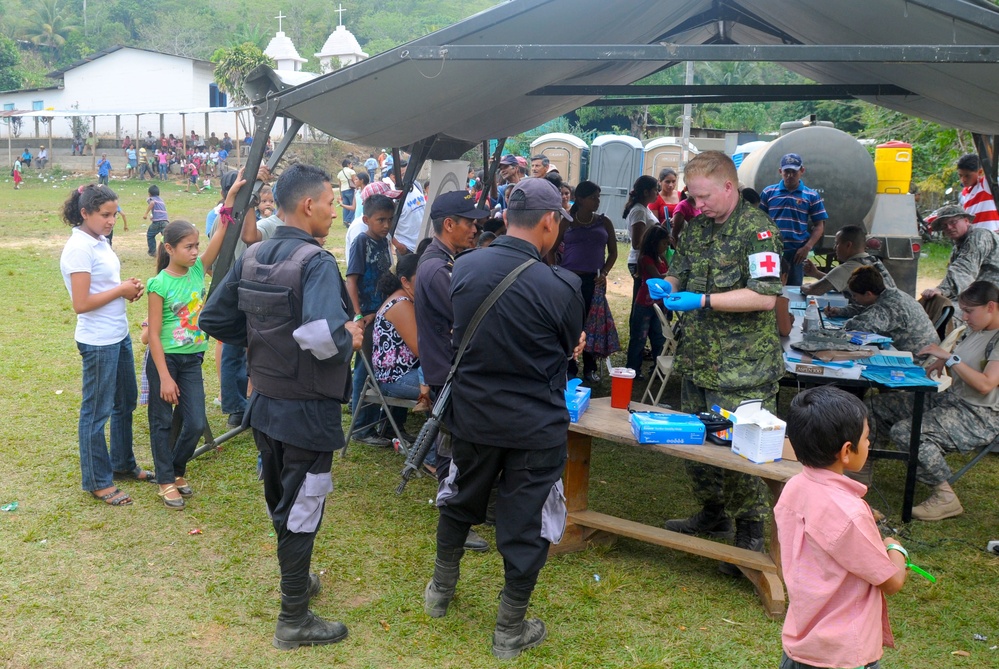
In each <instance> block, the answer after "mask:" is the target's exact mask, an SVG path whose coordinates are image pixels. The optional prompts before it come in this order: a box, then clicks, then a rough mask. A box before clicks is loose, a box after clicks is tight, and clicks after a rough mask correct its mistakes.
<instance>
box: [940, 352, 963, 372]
mask: <svg viewBox="0 0 999 669" xmlns="http://www.w3.org/2000/svg"><path fill="white" fill-rule="evenodd" d="M959 362H961V357H960V356H957V355H952V356H950V357H949V358H947V362H945V363H944V365H946V366H947V369H950V368H951V367H953V366H954V365H956V364H957V363H959Z"/></svg>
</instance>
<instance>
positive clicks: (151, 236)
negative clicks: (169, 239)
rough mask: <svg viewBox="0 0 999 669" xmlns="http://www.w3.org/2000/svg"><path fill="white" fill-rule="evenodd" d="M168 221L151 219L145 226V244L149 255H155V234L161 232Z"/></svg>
mask: <svg viewBox="0 0 999 669" xmlns="http://www.w3.org/2000/svg"><path fill="white" fill-rule="evenodd" d="M167 223H169V221H153V222H151V223H150V224H149V227H148V228H146V246H148V247H149V255H151V256H154V255H156V235H158V234H160V233H161V232H163V228H165V227H166V226H167Z"/></svg>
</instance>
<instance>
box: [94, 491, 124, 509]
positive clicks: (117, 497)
mask: <svg viewBox="0 0 999 669" xmlns="http://www.w3.org/2000/svg"><path fill="white" fill-rule="evenodd" d="M90 494H91V495H93V496H94V497H95V498H97V499H99V500H101V501H102V502H104V503H105V504H107V505H108V506H128V505H130V504H131V503H132V498H131V497H129V496H128V493H127V492H125V491H124V490H121V489H120V488H115V489H114V490H112V491H111V492H109V493H107V494H104V495H98V494H97V492H96V491H94V490H91V491H90Z"/></svg>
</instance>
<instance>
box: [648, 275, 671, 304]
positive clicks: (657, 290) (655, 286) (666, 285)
mask: <svg viewBox="0 0 999 669" xmlns="http://www.w3.org/2000/svg"><path fill="white" fill-rule="evenodd" d="M645 285H646V286H648V287H649V296H650V297H651V298H652V299H653V300H662V299H664V298H665V297H666V296H668V295H669V294H670V293H672V292H673V286H672V285H670V282H669V281H667V280H666V279H647V280H646V281H645Z"/></svg>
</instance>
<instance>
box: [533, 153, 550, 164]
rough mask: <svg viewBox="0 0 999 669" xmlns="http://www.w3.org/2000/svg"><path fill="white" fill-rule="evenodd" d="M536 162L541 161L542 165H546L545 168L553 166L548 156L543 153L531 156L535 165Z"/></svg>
mask: <svg viewBox="0 0 999 669" xmlns="http://www.w3.org/2000/svg"><path fill="white" fill-rule="evenodd" d="M535 160H540V161H541V164H542V165H544V166H545V167H548V166H549V165H551V161H550V160H549V159H548V156H546V155H545V154H543V153H539V154H538V155H536V156H531V162H532V163H533V162H534V161H535Z"/></svg>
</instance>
